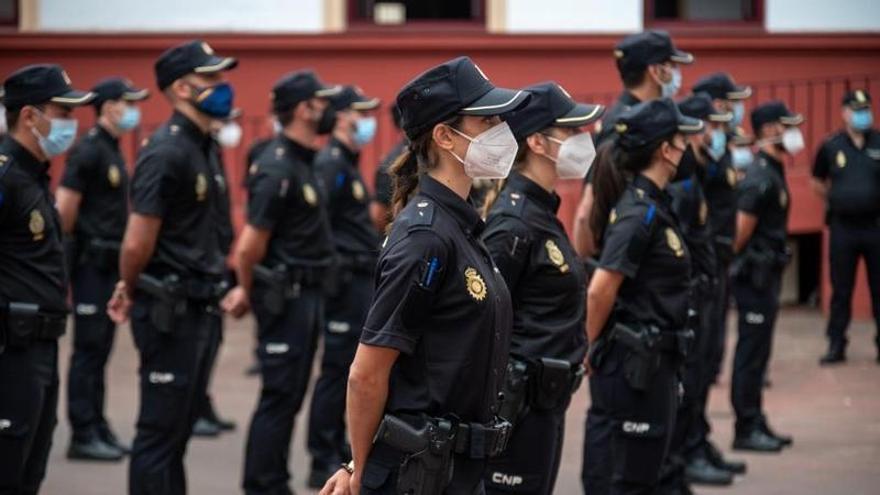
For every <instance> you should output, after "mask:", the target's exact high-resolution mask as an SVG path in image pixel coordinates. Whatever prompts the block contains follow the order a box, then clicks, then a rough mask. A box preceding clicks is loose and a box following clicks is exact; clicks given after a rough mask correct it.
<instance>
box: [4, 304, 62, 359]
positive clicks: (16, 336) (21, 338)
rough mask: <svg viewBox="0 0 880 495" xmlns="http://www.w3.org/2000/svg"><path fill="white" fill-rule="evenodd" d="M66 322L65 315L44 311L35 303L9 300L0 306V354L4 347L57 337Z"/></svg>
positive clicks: (19, 345)
mask: <svg viewBox="0 0 880 495" xmlns="http://www.w3.org/2000/svg"><path fill="white" fill-rule="evenodd" d="M66 323H67V316H66V315H63V314H48V313H45V312H43V311H41V310H40V306H39V305H37V304H31V303H23V302H9V303H7V304H5V305H4V307H2V308H0V354H2V353H3V351H4V350H5V349H6V347H17V348H22V347H27V346H29V345H30V344H31V343H32V342H33V341H35V340H54V339H57V338H58V337H60V336H62V335H64V331H65V327H66Z"/></svg>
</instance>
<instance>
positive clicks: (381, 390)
mask: <svg viewBox="0 0 880 495" xmlns="http://www.w3.org/2000/svg"><path fill="white" fill-rule="evenodd" d="M526 98H527V95H526V93H524V92H516V91H511V90H505V89H500V88H496V87H494V86H493V85H492V83H490V82H489V80H488V79H486V77H485V75H483V73H482V72H481V71H480V70H479V69H478V68H477V66H476V65H474V64H473V62H472V61H471V60H470V59H468V58H465V57H461V58H457V59H454V60H451V61H449V62H446V63H444V64H441V65H439V66H437V67H434V68H432V69H430V70H428V71H427V72H425V73H423V74H422V75H420V76H418V77H417V78H415V79H414V80H412V81H411V82H409V83H408V84H407V85H406V86H404V88H403V89H402V90H401V91H400V93H399V94H398V96H397V105H398V107H399V108H400V111H401V114H402V117H403V130H404V132H406V135H407V137H408V138H409V139H410V144H409V151H408V153H405V154H404V155H403V156H401V157H400V159H398V161H397V162H396V163H395V164H394V165H393V166H392V167H391V173H392V177H393V178H394V198H393V205H392V210H393V212H394V214H395V218H394V222H393V225H392V228H391V231H390V234H389V235H388V238H387V239H386V242H385V247H384V248H383V250H382V252H381V254H380V257H379V263H378V266H377V270H376V285H375V289H376V290H375V295H374V297H373V303H372V305H371V308H370V311H369V315H368V316H367V320H366V323H365V324H364V329H363V334H362V337H361V344H360V346H359V347H358V350H357V354H356V356H355V359H354V362H353V363H352V366H351V371H350V374H349V385H348V399H347V407H348V426H349V431H350V434H351V445H352V451H353V454H354V460H353V466H352V465H351V464H350V465H349V466H347V468H348V469H346V470H340V471H339V472H337V474H336V475H334V477H333V478H331V479H330V481H329V482H328V484H327V485H325V487H324V490H322V492H321V493H324V494H347V493H360V494H393V493H413V494H420V495H424V494H440V493H447V494H473V493H482V492H483V486H482V474H483V471H484V469H485V466H486V459H487V458H489V457H491V456H493V455H497V454H498V453H499V452H500V451H501V450H502V449H503V448H504V446H505V443H506V436H507V434H508V433H509V424H507V423H506V422H504V421H501V420H498V419H497V416H496V414H497V408H498V405H497V402H498V395H499V392H500V390H501V381H502V378H503V376H504V367H505V365H506V364H507V355H508V351H509V339H510V328H511V305H510V295H509V294H508V292H507V287H506V285H505V283H504V279H503V278H502V277H501V275H500V274H499V273H498V270H497V269H496V268H495V265H494V263H493V262H492V259H491V257H490V254H489V252H488V251H487V250H486V248H485V246H484V245H483V243H482V242H480V240H479V236H480V233H481V232H482V230H483V227H484V224H483V221H482V220H481V219H480V216H479V214H478V213H477V212H476V210H475V209H474V208H473V207H472V206H471V205H470V204H469V203H468V202H466V200H465V198H467V196H468V193H469V191H470V187H471V181H472V179H474V178H503V177H506V176H507V174H508V172H509V171H510V167H511V166H512V164H513V160H514V157H515V155H516V139H515V138H514V136H513V134H512V133H511V132H510V129H509V127H508V126H507V124H505V123H502V122H501V120H500V119H499V117H498V115H499V114H502V113H506V112H509V111H511V110H513V109H515V108H516V107H517V106H519V105H520V104H521V103H522V102H523V101H525V100H526ZM416 189H418V191H416ZM383 416H384V418H383ZM374 438H375V443H374ZM346 471H350V472H351V473H352V475H351V477H349V475H348V473H347V472H346Z"/></svg>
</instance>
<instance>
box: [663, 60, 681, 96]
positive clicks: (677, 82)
mask: <svg viewBox="0 0 880 495" xmlns="http://www.w3.org/2000/svg"><path fill="white" fill-rule="evenodd" d="M669 72H670V73H671V74H672V77H670V78H669V81H667V82H665V83H663V86H662V88H661V90H660V92H661V96H662V97H663V98H672V97H673V96H675V95H677V94H678V91H679V90H680V89H681V83H682V77H681V69H679V68H678V67H673V68H670V69H669Z"/></svg>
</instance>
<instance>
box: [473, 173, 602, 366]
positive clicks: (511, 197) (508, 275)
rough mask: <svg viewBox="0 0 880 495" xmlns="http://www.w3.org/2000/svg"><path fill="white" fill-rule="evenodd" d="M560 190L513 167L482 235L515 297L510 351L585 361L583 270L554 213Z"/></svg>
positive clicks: (523, 355) (513, 297) (519, 355)
mask: <svg viewBox="0 0 880 495" xmlns="http://www.w3.org/2000/svg"><path fill="white" fill-rule="evenodd" d="M559 202H560V199H559V196H558V195H557V194H555V193H551V192H548V191H547V190H546V189H544V188H542V187H541V186H539V185H538V184H536V183H535V182H533V181H532V180H530V179H528V178H527V177H525V176H523V175H521V174H519V173H516V172H514V173H512V174H511V175H510V177H509V178H508V180H507V182H506V183H505V185H504V188H503V189H502V190H501V193H500V195H499V197H498V199H497V200H496V201H495V204H493V205H492V208H491V210H490V211H489V215H488V217H487V219H486V230H485V232H483V241H484V242H485V243H486V247H488V248H489V252H490V253H492V258H493V259H494V261H495V263H496V265H497V266H498V269H499V270H501V274H502V275H503V276H504V280H505V281H506V282H507V287H508V289H509V291H510V294H511V299H512V300H513V307H514V308H515V309H514V312H513V335H512V337H511V344H510V352H511V354H513V355H515V356H518V357H521V358H531V359H540V358H545V357H546V358H554V359H564V360H567V361H569V362H571V363H573V364H574V363H580V362H582V361H583V358H584V354H585V353H586V339H585V335H584V319H585V318H586V309H585V307H584V301H585V300H586V299H585V296H586V294H585V292H586V273H585V270H584V266H583V264H582V263H581V262H580V261H579V260H578V257H577V253H576V252H575V250H574V248H573V247H572V246H571V242H569V239H568V235H567V234H566V232H565V228H564V227H563V226H562V222H560V221H559V219H558V218H557V216H556V212H557V211H558V210H559Z"/></svg>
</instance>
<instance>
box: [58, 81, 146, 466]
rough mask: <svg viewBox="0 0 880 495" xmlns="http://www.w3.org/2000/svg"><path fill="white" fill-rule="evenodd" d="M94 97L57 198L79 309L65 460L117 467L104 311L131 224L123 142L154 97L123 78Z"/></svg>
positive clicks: (111, 327)
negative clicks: (107, 402) (91, 118)
mask: <svg viewBox="0 0 880 495" xmlns="http://www.w3.org/2000/svg"><path fill="white" fill-rule="evenodd" d="M92 92H94V93H95V95H96V97H95V99H94V100H93V101H92V105H93V106H94V107H95V112H96V113H97V116H98V122H97V124H96V125H95V127H93V128H92V129H90V130H89V131H88V132H87V133H86V135H85V136H84V137H83V138H82V139H81V140H80V141H79V142H78V143H77V144H76V145H75V146H74V147H73V148H72V149H71V151H70V154H69V155H68V157H67V164H66V166H65V169H64V175H63V176H62V177H61V184H60V186H59V187H58V191H57V203H56V204H57V207H58V214H59V216H60V217H61V228H62V230H63V231H64V233H65V235H67V236H68V237H70V239H69V241H68V243H69V244H68V247H69V249H68V250H67V255H68V266H69V267H70V268H71V286H72V289H73V290H72V292H73V305H74V337H73V355H72V356H71V358H70V373H69V375H68V380H67V414H68V418H69V419H70V425H71V430H72V431H73V436H72V438H71V441H70V448H69V449H68V451H67V457H68V458H70V459H86V460H95V461H116V460H119V459H121V458H122V456H123V454H127V453H128V450H129V449H128V447H126V446H124V445H122V444H120V443H119V440H117V438H116V435H115V434H114V433H113V431H112V430H111V429H110V425H109V424H108V423H107V418H105V417H104V367H105V366H106V365H107V359H108V358H109V357H110V351H111V349H112V348H113V340H114V337H115V334H116V325H115V324H114V323H113V321H112V320H110V317H109V316H108V315H107V312H106V310H105V308H106V304H107V301H108V300H109V299H110V296H111V294H113V288H114V286H115V285H116V281H117V280H119V246H120V243H121V242H122V235H123V234H124V233H125V222H126V221H127V220H128V171H127V168H126V164H125V160H124V159H123V157H122V153H121V152H120V150H119V136H121V135H122V134H124V133H126V132H129V131H131V130H133V129H134V128H135V127H137V126H138V124H139V123H140V109H139V108H138V104H137V103H138V102H140V101H143V100H145V99H146V98H147V97H148V96H149V91H148V90H146V89H139V88H135V87H134V86H132V83H131V82H129V81H127V80H125V79H122V78H119V77H114V78H109V79H105V80H103V81H101V82H99V83H98V84H97V85H96V86H95V87H94V88H92Z"/></svg>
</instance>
